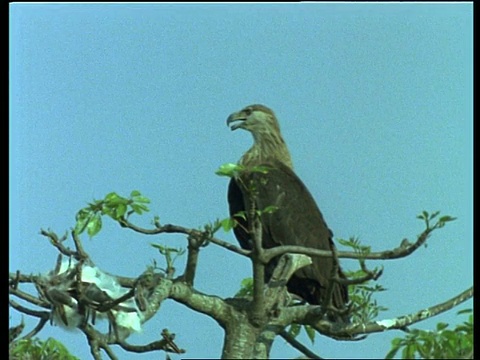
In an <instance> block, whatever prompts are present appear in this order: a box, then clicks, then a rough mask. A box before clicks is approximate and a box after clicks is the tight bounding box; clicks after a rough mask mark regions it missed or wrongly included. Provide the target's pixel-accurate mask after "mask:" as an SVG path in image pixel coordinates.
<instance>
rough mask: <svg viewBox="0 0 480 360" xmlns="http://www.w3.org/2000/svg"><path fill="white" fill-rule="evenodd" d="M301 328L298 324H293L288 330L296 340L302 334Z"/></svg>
mask: <svg viewBox="0 0 480 360" xmlns="http://www.w3.org/2000/svg"><path fill="white" fill-rule="evenodd" d="M300 329H301V326H300V325H298V324H292V325H290V329H288V333H289V334H290V335H292V336H293V337H294V338H296V337H297V336H298V334H299V333H300Z"/></svg>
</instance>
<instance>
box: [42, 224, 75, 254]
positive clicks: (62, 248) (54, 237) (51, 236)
mask: <svg viewBox="0 0 480 360" xmlns="http://www.w3.org/2000/svg"><path fill="white" fill-rule="evenodd" d="M40 234H41V235H43V236H45V237H47V238H49V239H50V243H51V244H52V245H53V246H54V247H56V248H57V249H58V251H60V253H62V254H63V255H65V256H73V257H74V258H75V259H77V260H78V254H77V252H76V251H73V250H70V249H69V248H67V247H65V246H63V244H62V242H64V241H65V240H66V239H67V233H65V235H63V236H62V237H61V238H60V239H59V238H58V236H57V234H55V233H54V232H51V231H46V230H43V229H40Z"/></svg>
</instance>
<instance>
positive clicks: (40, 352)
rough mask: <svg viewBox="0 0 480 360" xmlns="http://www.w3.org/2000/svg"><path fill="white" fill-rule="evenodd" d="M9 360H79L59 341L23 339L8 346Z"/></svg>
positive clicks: (51, 339)
mask: <svg viewBox="0 0 480 360" xmlns="http://www.w3.org/2000/svg"><path fill="white" fill-rule="evenodd" d="M9 350H10V357H9V359H10V360H29V359H31V360H79V359H78V358H77V357H75V356H73V355H72V354H70V353H69V351H68V350H67V348H66V347H65V346H64V345H63V344H62V343H61V342H59V341H57V340H55V339H53V338H48V339H47V340H46V341H42V340H40V339H39V338H25V339H21V340H17V341H14V342H13V343H11V344H10V349H9Z"/></svg>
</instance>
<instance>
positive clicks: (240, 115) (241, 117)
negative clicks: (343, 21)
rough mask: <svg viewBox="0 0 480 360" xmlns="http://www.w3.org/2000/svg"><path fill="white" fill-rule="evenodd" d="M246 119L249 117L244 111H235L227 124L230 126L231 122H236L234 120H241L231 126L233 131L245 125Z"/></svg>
mask: <svg viewBox="0 0 480 360" xmlns="http://www.w3.org/2000/svg"><path fill="white" fill-rule="evenodd" d="M246 120H247V117H246V116H245V114H244V112H243V111H239V112H235V113H233V114H231V115H230V116H229V117H228V118H227V126H230V124H231V123H234V122H240V123H238V124H234V125H232V126H231V127H230V129H231V130H232V131H233V130H237V129H239V128H243V127H244V125H245V121H246Z"/></svg>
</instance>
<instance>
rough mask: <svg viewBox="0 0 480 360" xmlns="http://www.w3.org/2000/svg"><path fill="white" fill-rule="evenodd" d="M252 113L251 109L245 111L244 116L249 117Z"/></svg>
mask: <svg viewBox="0 0 480 360" xmlns="http://www.w3.org/2000/svg"><path fill="white" fill-rule="evenodd" d="M251 113H252V108H246V109H245V115H247V116H249V115H250V114H251Z"/></svg>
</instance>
